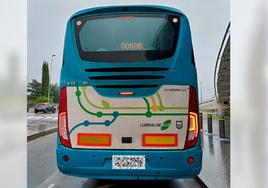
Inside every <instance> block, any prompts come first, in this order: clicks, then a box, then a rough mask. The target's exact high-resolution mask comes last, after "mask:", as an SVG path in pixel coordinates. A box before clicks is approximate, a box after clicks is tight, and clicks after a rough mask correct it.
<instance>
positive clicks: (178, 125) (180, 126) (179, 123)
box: [176, 120, 183, 129]
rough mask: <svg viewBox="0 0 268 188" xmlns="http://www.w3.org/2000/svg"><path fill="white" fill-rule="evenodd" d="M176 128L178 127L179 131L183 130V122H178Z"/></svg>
mask: <svg viewBox="0 0 268 188" xmlns="http://www.w3.org/2000/svg"><path fill="white" fill-rule="evenodd" d="M176 127H177V129H181V128H182V127H183V122H182V121H181V120H180V121H176Z"/></svg>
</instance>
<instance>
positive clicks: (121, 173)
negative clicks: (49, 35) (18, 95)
mask: <svg viewBox="0 0 268 188" xmlns="http://www.w3.org/2000/svg"><path fill="white" fill-rule="evenodd" d="M60 89H61V90H60V105H59V114H58V136H57V148H56V155H57V166H58V168H59V170H60V171H61V172H62V173H63V174H67V175H70V176H77V177H86V178H92V179H125V180H130V179H132V180H133V179H147V180H150V179H179V178H192V177H195V176H197V175H198V174H199V172H200V170H201V166H202V165H201V164H202V148H201V141H200V135H199V125H198V114H199V111H198V110H199V109H198V88H197V71H196V68H195V61H194V53H193V47H192V41H191V33H190V26H189V22H188V19H187V17H186V16H185V15H184V13H182V12H181V11H179V10H177V9H174V8H170V7H164V6H109V7H98V8H90V9H86V10H82V11H79V12H77V13H75V14H74V15H73V16H71V18H70V19H69V20H68V22H67V27H66V33H65V42H64V52H63V63H62V68H61V77H60Z"/></svg>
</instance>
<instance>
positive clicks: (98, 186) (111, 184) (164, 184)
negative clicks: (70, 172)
mask: <svg viewBox="0 0 268 188" xmlns="http://www.w3.org/2000/svg"><path fill="white" fill-rule="evenodd" d="M55 150H56V134H52V135H48V136H44V137H42V138H40V139H37V140H35V141H33V142H30V143H28V151H27V153H28V176H27V177H28V179H27V180H28V188H36V187H38V188H61V187H63V188H74V187H75V188H132V187H133V188H143V187H148V188H151V187H153V188H158V187H159V188H160V187H161V188H175V187H176V188H177V187H187V188H192V187H193V188H195V187H200V185H199V184H198V183H197V182H196V181H195V180H193V179H182V180H173V181H161V180H153V181H141V180H137V181H119V180H116V181H112V180H91V179H87V178H78V177H72V176H66V175H63V174H62V173H60V172H59V171H58V169H57V166H56V158H55V157H56V154H55Z"/></svg>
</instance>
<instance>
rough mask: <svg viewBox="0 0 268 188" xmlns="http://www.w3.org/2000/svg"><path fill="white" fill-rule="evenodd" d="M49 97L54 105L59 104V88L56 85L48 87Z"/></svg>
mask: <svg viewBox="0 0 268 188" xmlns="http://www.w3.org/2000/svg"><path fill="white" fill-rule="evenodd" d="M50 87H51V88H50V96H51V98H52V99H53V100H52V101H53V102H54V103H59V100H60V96H59V90H60V89H59V86H58V84H57V83H55V84H51V85H50Z"/></svg>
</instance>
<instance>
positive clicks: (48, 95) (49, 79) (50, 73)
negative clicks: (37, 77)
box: [47, 55, 56, 103]
mask: <svg viewBox="0 0 268 188" xmlns="http://www.w3.org/2000/svg"><path fill="white" fill-rule="evenodd" d="M55 56H56V55H52V57H51V62H50V71H49V77H48V94H47V102H48V103H49V97H50V81H51V76H52V64H53V59H54V57H55Z"/></svg>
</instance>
